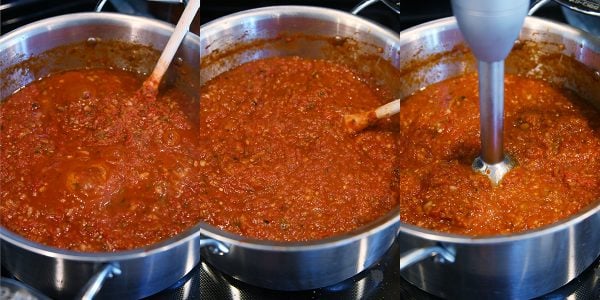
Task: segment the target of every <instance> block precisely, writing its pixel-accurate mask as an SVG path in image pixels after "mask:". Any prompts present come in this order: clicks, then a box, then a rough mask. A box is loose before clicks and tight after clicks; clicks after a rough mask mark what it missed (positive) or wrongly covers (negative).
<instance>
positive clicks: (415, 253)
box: [400, 245, 456, 271]
mask: <svg viewBox="0 0 600 300" xmlns="http://www.w3.org/2000/svg"><path fill="white" fill-rule="evenodd" d="M430 257H433V258H434V259H435V261H436V262H439V263H453V262H454V260H455V259H456V255H455V253H454V251H453V250H452V249H451V248H446V247H444V246H441V245H436V246H431V247H427V248H419V249H415V250H410V251H408V252H404V253H402V254H400V271H402V270H404V269H406V268H408V267H410V266H412V265H414V264H416V263H419V262H421V261H423V260H425V259H427V258H430Z"/></svg>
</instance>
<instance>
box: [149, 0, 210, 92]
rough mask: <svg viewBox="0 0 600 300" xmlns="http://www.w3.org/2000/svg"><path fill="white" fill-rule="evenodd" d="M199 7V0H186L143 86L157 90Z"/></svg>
mask: <svg viewBox="0 0 600 300" xmlns="http://www.w3.org/2000/svg"><path fill="white" fill-rule="evenodd" d="M199 9H200V0H190V1H188V3H187V5H186V7H185V9H184V10H183V13H182V14H181V17H180V18H179V21H178V22H177V26H175V31H174V32H173V34H172V35H171V37H170V38H169V41H168V42H167V45H166V46H165V49H164V50H163V52H162V54H161V55H160V58H159V59H158V62H157V63H156V66H155V67H154V70H153V71H152V74H150V77H148V79H146V81H145V82H144V86H146V87H147V88H154V89H156V90H158V84H159V83H160V81H161V79H162V77H163V76H164V75H165V72H166V71H167V69H168V68H169V65H170V64H171V61H172V60H173V57H174V56H175V52H177V49H178V48H179V44H181V41H183V38H184V37H185V34H186V33H187V32H188V30H189V28H190V24H191V23H192V21H193V20H194V16H196V12H197V11H198V10H199Z"/></svg>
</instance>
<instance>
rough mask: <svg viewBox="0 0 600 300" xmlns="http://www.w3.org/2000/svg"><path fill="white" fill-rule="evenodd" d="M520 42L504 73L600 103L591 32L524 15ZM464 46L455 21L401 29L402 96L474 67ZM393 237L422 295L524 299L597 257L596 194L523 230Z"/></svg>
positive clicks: (417, 231) (412, 231)
mask: <svg viewBox="0 0 600 300" xmlns="http://www.w3.org/2000/svg"><path fill="white" fill-rule="evenodd" d="M520 40H521V41H520V42H518V43H517V44H516V46H515V47H514V49H513V52H512V53H511V55H510V57H509V58H508V60H507V62H506V72H507V73H517V74H522V75H526V76H533V77H538V78H543V79H545V80H548V81H551V82H553V83H555V84H558V85H561V86H564V87H567V88H570V89H573V90H574V91H576V92H577V93H578V94H580V95H581V96H583V97H584V98H586V99H589V100H590V101H592V102H593V103H594V104H596V105H597V106H598V107H599V108H600V85H598V82H599V81H600V39H599V38H598V37H596V36H592V35H589V34H586V33H585V32H582V31H579V30H576V29H574V28H572V27H569V26H567V25H562V24H558V23H553V22H549V21H545V20H542V19H538V18H534V17H528V18H527V19H526V20H525V24H524V28H523V30H522V32H521V35H520ZM463 43H464V41H463V38H462V35H461V34H460V31H459V29H458V27H457V24H456V20H455V19H454V18H446V19H440V20H437V21H433V22H430V23H426V24H423V25H420V26H417V27H414V28H411V29H408V30H406V31H403V32H401V34H400V45H401V48H400V52H401V73H402V78H403V80H402V94H403V95H402V96H407V95H409V94H410V93H413V92H415V91H417V90H418V89H419V88H421V87H424V86H427V85H429V84H432V83H435V82H438V81H441V80H444V79H447V78H450V77H453V76H457V75H459V74H461V73H464V72H468V71H470V72H473V71H475V65H474V59H473V57H472V55H471V54H470V53H469V52H468V51H466V46H464V45H463ZM561 54H562V55H561ZM573 60H576V61H578V62H581V63H582V64H584V65H586V66H587V67H588V68H591V70H589V69H586V68H584V67H583V66H578V65H577V63H573ZM590 172H594V171H593V170H590ZM399 240H400V251H401V253H402V254H401V261H400V269H401V270H402V271H401V275H402V277H404V278H405V279H406V280H408V281H409V282H411V283H412V284H414V285H416V286H417V287H419V288H421V289H423V290H425V291H427V292H429V293H432V294H435V295H437V296H440V297H444V298H458V299H477V298H481V297H483V298H499V299H530V298H533V297H536V296H539V295H542V294H545V293H547V292H550V291H552V290H554V289H556V288H558V287H560V286H562V285H564V284H566V283H567V282H569V281H570V280H572V279H573V278H575V277H576V276H578V275H579V274H580V273H581V272H582V271H583V270H584V269H586V268H587V267H588V266H590V264H591V263H592V262H593V261H594V260H595V259H596V258H597V257H598V256H599V255H600V199H599V200H598V201H596V202H595V203H593V204H592V205H590V206H589V207H587V208H586V209H584V210H583V211H582V212H581V213H579V214H578V215H575V216H573V217H571V218H569V219H567V220H564V221H561V222H559V223H557V224H553V225H551V226H546V227H543V228H540V229H537V230H533V231H528V232H525V233H520V234H512V235H506V236H496V237H489V238H470V237H467V236H461V235H452V234H445V233H439V232H434V231H431V230H427V229H423V228H419V227H415V226H412V225H409V224H405V223H401V224H400V235H399ZM430 257H433V258H432V259H430Z"/></svg>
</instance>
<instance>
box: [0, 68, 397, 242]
mask: <svg viewBox="0 0 600 300" xmlns="http://www.w3.org/2000/svg"><path fill="white" fill-rule="evenodd" d="M367 82H368V80H367V79H364V78H361V77H360V76H359V75H358V74H356V73H354V72H352V71H350V70H348V69H345V68H344V67H341V66H339V65H334V64H332V63H328V62H325V61H318V60H304V59H299V58H275V59H267V60H261V61H255V62H251V63H248V64H245V65H242V66H240V67H239V68H237V69H234V70H231V71H229V72H226V73H224V74H221V75H220V76H218V77H217V78H215V79H213V80H212V81H210V82H208V83H207V84H206V85H205V86H204V87H203V88H202V90H201V93H202V96H201V103H202V105H201V108H200V116H199V118H198V102H197V101H196V102H194V101H190V99H189V98H188V97H186V96H185V95H183V94H182V93H180V92H178V91H176V90H174V89H172V90H167V91H164V92H163V91H161V94H159V98H158V99H157V101H154V102H149V101H147V100H145V99H144V98H142V97H136V96H135V95H136V91H137V90H138V89H139V88H140V86H141V84H142V81H141V79H139V78H138V77H137V76H135V75H133V74H131V73H127V72H124V71H117V70H101V69H91V70H77V71H67V72H63V73H57V74H53V75H50V76H49V77H47V78H44V79H42V80H39V81H37V82H34V83H32V84H30V85H28V86H26V87H24V88H22V89H21V90H20V91H18V92H17V93H15V94H13V95H12V96H10V97H9V98H8V99H5V100H4V101H3V103H2V104H1V105H0V117H1V118H0V143H1V147H0V187H1V189H0V200H1V202H0V221H1V224H2V225H3V226H5V227H6V228H8V229H9V230H12V231H14V232H16V233H18V234H21V235H23V236H25V237H27V238H29V239H31V240H34V241H37V242H40V243H43V244H46V245H51V246H55V247H60V248H66V249H73V250H79V251H115V250H123V249H132V248H137V247H141V246H145V245H149V244H153V243H156V242H158V241H161V240H163V239H166V238H168V237H171V236H174V235H176V234H178V233H180V232H182V231H183V230H185V229H186V228H189V227H190V226H192V225H194V224H197V223H198V222H199V221H206V222H209V223H211V224H213V225H215V226H218V227H220V228H222V229H225V230H228V231H231V232H234V233H239V234H242V235H245V236H249V237H254V238H259V239H268V240H281V241H303V240H311V239H319V238H323V237H327V236H331V235H335V234H340V233H344V232H348V231H351V230H353V229H355V228H357V227H359V226H361V225H364V224H366V223H368V222H370V221H373V220H374V219H376V218H378V217H380V216H382V215H384V214H386V213H388V212H389V211H391V210H392V208H393V207H395V206H398V201H399V200H398V193H397V191H398V180H399V178H398V176H399V172H398V168H397V167H398V160H397V158H398V156H397V151H398V150H397V140H398V139H397V137H398V131H399V129H398V123H397V122H396V123H394V122H391V121H390V120H383V121H381V122H379V123H378V124H377V125H376V126H374V127H372V128H370V129H368V130H366V131H364V132H363V133H360V134H348V133H346V131H345V129H344V127H343V124H342V116H343V115H344V114H345V113H354V112H357V111H360V110H367V109H372V108H373V107H376V106H378V105H380V104H382V103H385V102H386V101H388V100H389V96H388V95H387V94H386V92H385V91H381V90H379V89H377V88H373V87H372V86H371V85H369V84H368V83H367Z"/></svg>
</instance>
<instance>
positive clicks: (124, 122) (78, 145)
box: [0, 70, 199, 251]
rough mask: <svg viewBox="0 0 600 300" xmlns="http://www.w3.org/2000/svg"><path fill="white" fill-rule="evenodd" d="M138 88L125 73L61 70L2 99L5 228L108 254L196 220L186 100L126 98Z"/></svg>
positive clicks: (193, 134) (193, 131)
mask: <svg viewBox="0 0 600 300" xmlns="http://www.w3.org/2000/svg"><path fill="white" fill-rule="evenodd" d="M141 83H142V82H141V80H140V79H139V78H138V77H137V76H135V75H134V74H131V73H127V72H124V71H116V70H79V71H68V72H64V73H58V74H54V75H51V76H49V77H47V78H44V79H42V80H40V81H37V82H34V83H32V84H30V85H28V86H26V87H24V88H22V89H21V90H20V91H18V92H17V93H15V94H13V95H12V96H10V97H8V99H5V101H3V103H2V105H0V116H1V119H0V133H1V136H0V142H1V144H2V147H1V149H0V175H1V176H0V178H1V179H0V180H1V181H0V185H1V187H2V188H1V191H0V193H1V194H0V196H1V203H0V220H1V222H2V225H3V226H5V227H7V228H8V229H10V230H12V231H14V232H16V233H18V234H21V235H23V236H25V237H27V238H29V239H31V240H34V241H37V242H40V243H43V244H46V245H51V246H55V247H60V248H66V249H73V250H80V251H114V250H122V249H131V248H135V247H140V246H143V245H148V244H152V243H155V242H158V241H160V240H162V239H165V238H167V237H170V236H173V235H175V234H177V233H179V232H181V231H183V230H184V229H186V228H188V227H190V226H192V225H194V224H196V223H197V222H198V220H199V214H198V211H197V210H194V209H193V208H194V207H197V206H198V203H197V202H198V201H199V199H198V198H197V197H194V194H195V189H196V188H197V186H198V180H197V178H195V177H197V175H195V174H196V173H198V170H199V165H198V160H197V157H198V154H197V147H196V146H195V143H196V140H197V131H198V126H197V121H194V118H192V117H189V116H188V115H187V114H185V113H184V111H185V108H186V105H188V106H189V103H190V99H189V98H188V97H185V96H184V95H182V94H180V93H178V92H177V91H175V90H169V91H166V92H164V93H162V95H161V96H160V98H159V99H158V101H156V102H153V103H150V102H147V101H144V100H142V99H138V98H139V97H134V96H133V95H134V94H135V92H136V90H137V89H138V88H139V87H140V86H141ZM186 103H188V104H186ZM196 103H197V102H196ZM196 107H197V106H196ZM187 109H188V110H189V108H187ZM196 120H197V117H196Z"/></svg>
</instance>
